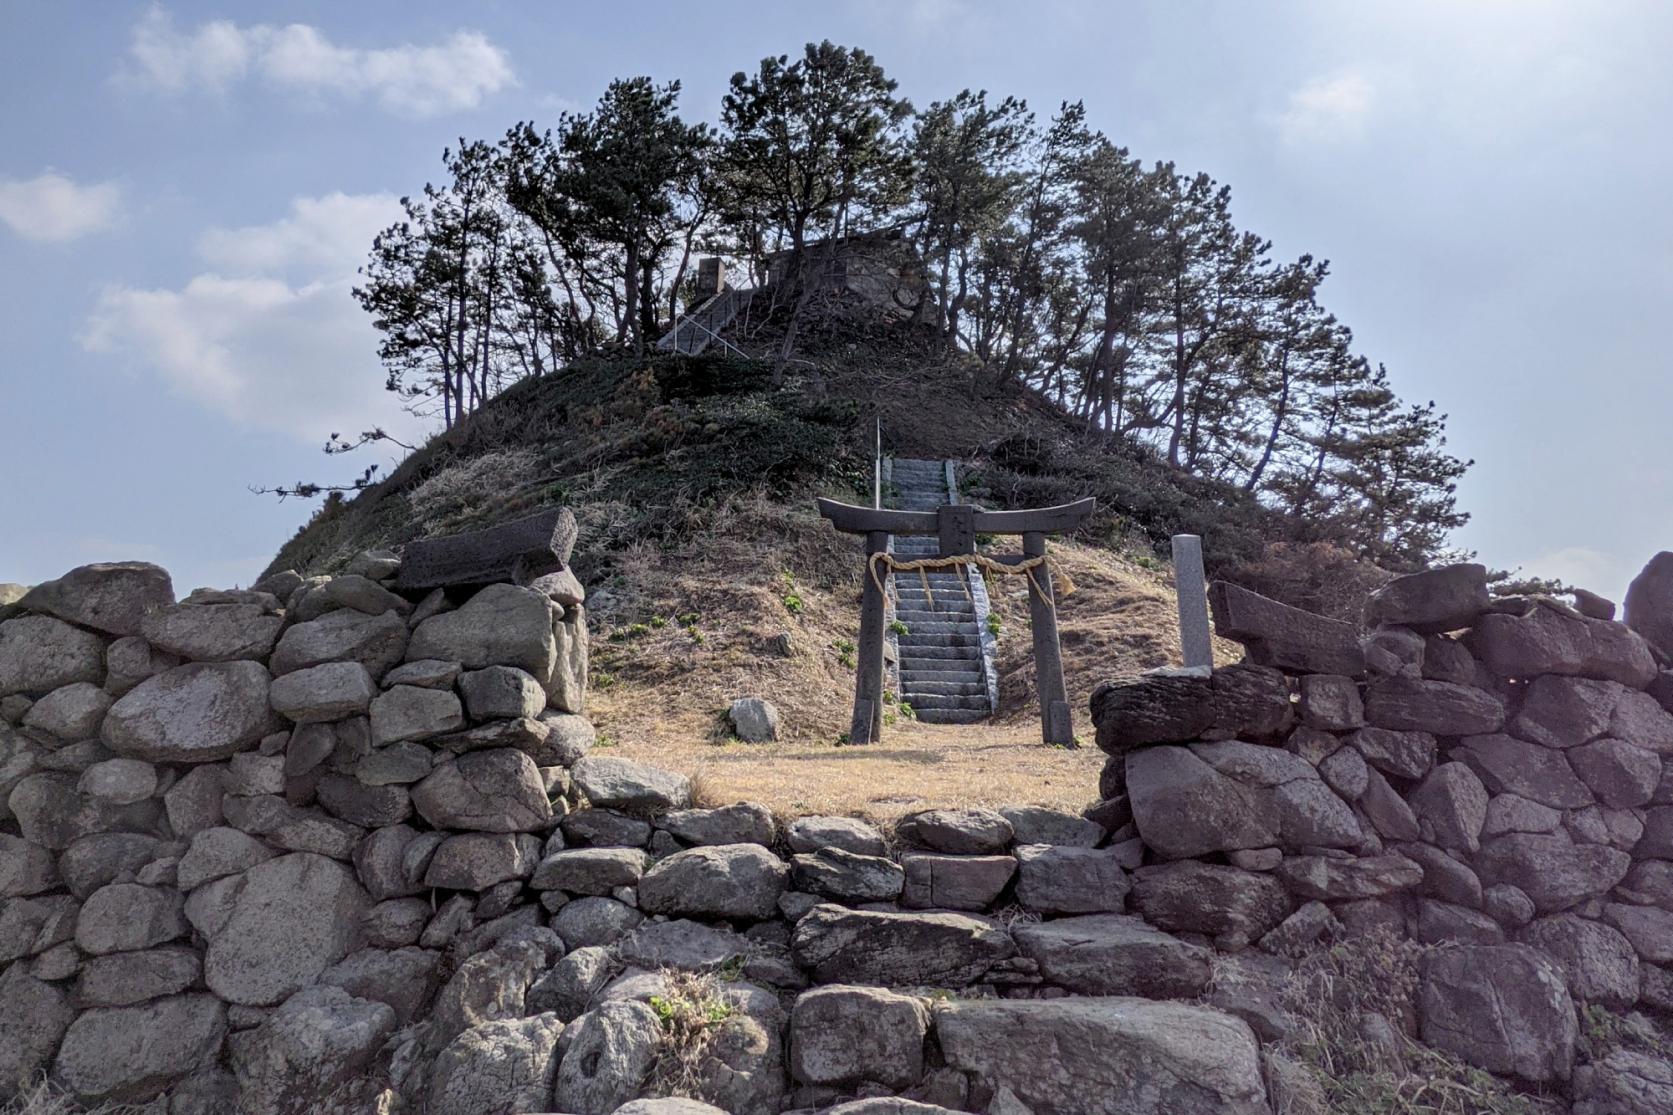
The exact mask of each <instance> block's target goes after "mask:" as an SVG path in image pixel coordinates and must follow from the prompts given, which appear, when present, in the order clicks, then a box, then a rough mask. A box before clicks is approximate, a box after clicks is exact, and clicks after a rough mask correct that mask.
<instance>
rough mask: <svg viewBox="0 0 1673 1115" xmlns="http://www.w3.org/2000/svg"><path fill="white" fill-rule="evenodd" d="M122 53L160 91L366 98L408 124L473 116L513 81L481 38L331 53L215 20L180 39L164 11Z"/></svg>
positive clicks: (301, 36)
mask: <svg viewBox="0 0 1673 1115" xmlns="http://www.w3.org/2000/svg"><path fill="white" fill-rule="evenodd" d="M129 55H130V60H131V63H132V68H131V69H130V70H129V72H128V73H127V75H126V76H128V77H129V78H131V79H132V80H135V81H138V82H139V83H140V84H143V85H149V86H151V87H152V88H155V89H158V90H162V91H164V92H169V93H182V92H185V91H187V90H190V89H194V88H201V89H207V90H210V91H214V92H219V91H223V90H225V89H227V88H228V87H230V86H232V85H234V84H236V83H238V82H240V81H244V80H246V79H248V78H251V77H256V78H259V79H261V80H262V81H264V82H266V83H267V84H268V85H270V86H273V87H274V88H276V89H280V90H284V91H287V92H293V93H300V94H303V95H305V96H310V97H321V98H323V97H358V96H370V97H372V98H373V99H374V100H376V101H377V103H378V104H380V105H381V106H382V107H384V108H385V109H388V110H389V111H391V112H395V113H399V114H401V115H405V116H434V115H436V114H438V113H443V112H451V111H457V110H461V109H470V108H475V107H476V106H477V105H479V104H481V103H482V101H483V99H484V98H486V97H488V96H490V95H491V94H493V93H496V92H498V91H499V90H501V89H504V88H507V87H509V86H511V85H515V84H516V81H517V77H516V74H515V73H514V72H513V70H512V67H511V59H510V56H509V55H507V54H506V52H505V51H503V50H501V49H500V48H499V47H497V46H495V45H494V44H493V43H492V42H490V41H489V40H488V38H487V36H485V35H483V34H482V33H481V32H479V31H456V32H454V33H453V34H452V35H450V36H448V37H447V38H446V39H444V40H442V41H441V42H439V43H435V44H432V45H427V46H419V45H415V44H412V43H402V44H400V45H399V46H392V47H382V48H377V49H370V50H367V49H360V48H357V47H345V46H338V45H337V44H335V43H333V42H331V40H330V39H328V38H326V36H325V34H324V32H322V31H320V30H319V29H318V28H317V27H312V26H309V25H308V24H305V23H292V24H288V25H286V26H284V27H279V26H275V25H272V24H265V23H252V24H247V25H244V26H240V25H238V24H236V23H233V22H231V21H228V20H213V21H211V22H208V23H204V24H200V25H199V26H198V27H197V28H196V29H194V30H192V31H187V32H182V31H179V30H176V28H175V26H174V22H173V20H171V19H170V18H169V15H168V13H167V12H166V11H165V10H163V9H162V8H161V7H153V8H151V10H150V11H148V12H147V13H146V14H145V16H144V17H143V18H141V19H140V21H139V23H138V24H137V25H136V26H135V27H134V37H133V43H132V44H131V46H130V48H129Z"/></svg>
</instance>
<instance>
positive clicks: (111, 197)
mask: <svg viewBox="0 0 1673 1115" xmlns="http://www.w3.org/2000/svg"><path fill="white" fill-rule="evenodd" d="M121 215H122V191H121V190H120V189H119V188H118V187H117V185H116V183H114V182H100V183H97V184H95V185H91V186H82V185H78V184H77V183H76V182H74V181H73V180H71V179H69V178H66V177H64V176H63V175H62V174H55V173H53V172H52V171H47V172H46V173H45V174H42V175H38V176H37V177H34V178H28V179H17V178H0V221H4V222H5V223H6V225H7V226H8V227H10V228H11V230H12V231H13V232H15V233H17V234H18V235H19V236H21V237H23V238H24V239H25V240H37V241H42V242H57V241H64V240H74V239H76V238H77V237H81V236H86V235H87V234H88V233H90V232H98V231H99V230H100V229H103V228H109V227H110V226H111V225H113V224H115V223H116V221H117V220H118V219H119V218H120V217H121Z"/></svg>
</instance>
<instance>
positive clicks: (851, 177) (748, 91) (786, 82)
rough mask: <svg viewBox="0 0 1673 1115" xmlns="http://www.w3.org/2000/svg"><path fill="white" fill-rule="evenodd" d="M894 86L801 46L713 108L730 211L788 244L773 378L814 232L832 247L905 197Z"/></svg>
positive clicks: (839, 52) (791, 339)
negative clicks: (788, 304)
mask: <svg viewBox="0 0 1673 1115" xmlns="http://www.w3.org/2000/svg"><path fill="white" fill-rule="evenodd" d="M895 85H896V83H895V82H894V81H893V80H891V79H890V78H889V77H888V76H887V75H886V74H885V73H884V72H883V68H882V67H881V66H879V65H878V64H877V61H876V60H875V59H874V58H872V56H871V55H869V54H867V53H866V52H865V51H863V50H858V49H849V48H848V47H840V46H836V45H834V44H832V43H831V42H830V41H829V40H827V41H825V42H822V43H819V44H814V43H809V44H808V45H807V47H806V48H805V49H804V51H803V53H802V56H801V57H800V58H798V59H797V60H796V61H795V62H791V61H790V58H789V56H788V55H779V56H778V57H776V58H764V59H762V61H761V65H760V67H759V68H758V69H757V70H756V72H755V73H754V74H745V73H741V72H740V73H736V74H734V75H732V82H731V87H730V89H729V90H728V91H727V93H726V96H725V98H724V99H723V100H722V102H721V114H720V115H721V125H722V128H723V130H724V134H723V140H722V143H721V146H720V150H719V156H718V160H717V170H718V172H719V173H720V174H721V175H722V177H723V178H724V182H725V188H726V192H727V196H728V197H729V198H730V199H731V207H732V209H733V210H734V211H736V212H737V213H738V214H739V215H740V216H742V217H743V218H744V219H745V220H751V221H755V222H759V223H760V224H761V225H763V226H764V228H765V230H766V231H767V232H768V234H770V235H776V236H777V237H779V238H780V239H781V240H782V241H787V242H788V245H789V252H790V256H789V260H788V266H787V268H786V271H785V274H786V276H787V279H788V285H789V287H790V288H791V289H789V290H787V291H779V292H775V297H779V296H793V297H794V298H795V309H794V310H793V312H792V314H791V317H790V322H789V325H788V327H787V328H786V330H785V338H784V345H783V348H782V350H781V351H780V354H779V360H778V362H777V364H776V366H775V369H774V377H775V380H776V379H777V378H779V377H780V376H782V374H783V367H784V364H785V362H786V360H787V359H788V358H789V353H790V351H791V350H792V347H793V346H794V344H795V338H796V330H797V326H798V324H799V321H800V318H801V315H802V312H803V309H804V307H805V305H806V301H807V299H806V295H807V291H808V284H807V283H805V282H804V281H803V280H804V273H803V272H804V267H805V265H806V264H807V262H808V260H807V246H808V243H809V242H810V239H811V237H812V234H813V233H814V232H815V231H816V230H817V231H818V232H820V233H823V235H824V236H825V237H826V239H827V240H834V238H836V237H837V236H838V235H840V234H841V233H842V232H843V231H844V230H845V229H847V228H848V227H849V225H850V222H858V223H861V224H862V225H864V224H865V223H866V222H869V221H872V220H875V219H877V218H879V217H880V216H881V215H883V214H886V213H889V212H890V211H892V210H893V209H894V208H895V206H897V205H898V204H900V202H901V201H902V200H903V199H904V194H905V189H906V185H907V182H908V179H909V174H910V166H911V164H910V161H909V159H908V157H907V155H906V152H905V150H904V147H903V144H902V142H901V138H900V126H901V124H902V123H903V122H904V121H905V120H906V118H907V117H908V116H910V115H911V113H912V106H911V104H910V103H909V102H907V101H905V100H903V99H901V98H898V97H896V96H895Z"/></svg>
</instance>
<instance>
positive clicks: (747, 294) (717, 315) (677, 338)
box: [656, 287, 757, 356]
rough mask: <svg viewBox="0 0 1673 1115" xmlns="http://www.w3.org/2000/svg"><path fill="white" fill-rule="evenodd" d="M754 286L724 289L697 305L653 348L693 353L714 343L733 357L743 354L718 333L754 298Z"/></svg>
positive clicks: (690, 354)
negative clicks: (740, 288)
mask: <svg viewBox="0 0 1673 1115" xmlns="http://www.w3.org/2000/svg"><path fill="white" fill-rule="evenodd" d="M756 289H757V288H755V287H748V288H745V289H743V290H737V289H727V290H723V291H721V292H720V293H719V294H717V295H715V296H714V297H713V298H711V299H709V300H708V301H707V302H704V303H703V304H702V305H701V306H698V307H697V308H696V309H695V310H693V311H692V312H691V313H689V314H687V315H686V316H685V317H683V318H681V319H680V320H679V322H678V323H677V324H676V325H675V326H674V328H672V329H670V330H669V331H668V332H667V333H665V334H664V335H663V337H662V339H661V340H659V341H657V343H656V347H657V348H658V349H659V350H661V351H662V352H681V353H685V354H686V355H687V356H696V355H697V354H698V353H700V352H702V351H703V350H704V349H706V348H708V347H709V345H711V344H718V345H720V346H721V347H722V348H724V349H726V350H727V351H728V352H730V353H731V354H732V355H734V356H741V355H743V352H742V350H740V349H739V348H738V347H737V346H736V345H734V344H732V343H731V342H730V341H727V340H726V339H725V338H723V337H721V336H720V333H721V331H722V330H724V329H725V328H726V327H727V326H728V325H730V324H732V322H733V320H734V319H736V318H737V316H738V315H739V314H740V313H742V312H743V311H744V309H745V307H747V306H748V305H749V304H750V302H751V301H752V300H753V299H754V298H755V292H756Z"/></svg>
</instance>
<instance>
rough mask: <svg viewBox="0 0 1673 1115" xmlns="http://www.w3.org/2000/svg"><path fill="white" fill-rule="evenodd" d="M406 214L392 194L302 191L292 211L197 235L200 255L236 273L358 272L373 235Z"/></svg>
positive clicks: (215, 265)
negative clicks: (270, 219) (318, 194)
mask: <svg viewBox="0 0 1673 1115" xmlns="http://www.w3.org/2000/svg"><path fill="white" fill-rule="evenodd" d="M400 215H401V210H400V203H399V201H398V200H397V199H396V197H395V195H393V194H345V193H332V194H327V195H325V196H324V197H299V198H297V199H296V200H294V201H292V202H291V206H290V216H288V217H284V218H282V219H280V220H277V221H274V222H272V223H271V224H265V225H246V226H245V227H243V228H212V229H210V230H209V231H208V232H205V233H204V234H203V235H202V236H201V237H199V238H198V245H197V250H198V255H199V256H201V257H202V258H203V261H204V262H205V263H207V264H209V266H211V267H213V268H215V269H216V270H217V271H220V272H223V273H231V274H235V275H250V274H265V273H272V272H289V271H292V270H303V271H312V272H320V271H327V272H332V273H336V274H353V273H354V269H355V268H356V267H358V266H359V265H360V264H361V263H362V262H363V261H364V260H365V258H366V253H367V251H368V250H370V248H371V246H372V237H373V236H375V235H377V234H378V233H379V232H381V231H382V230H383V229H385V228H387V227H388V226H389V225H390V223H391V222H393V221H395V220H396V219H398V218H399V217H400Z"/></svg>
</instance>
